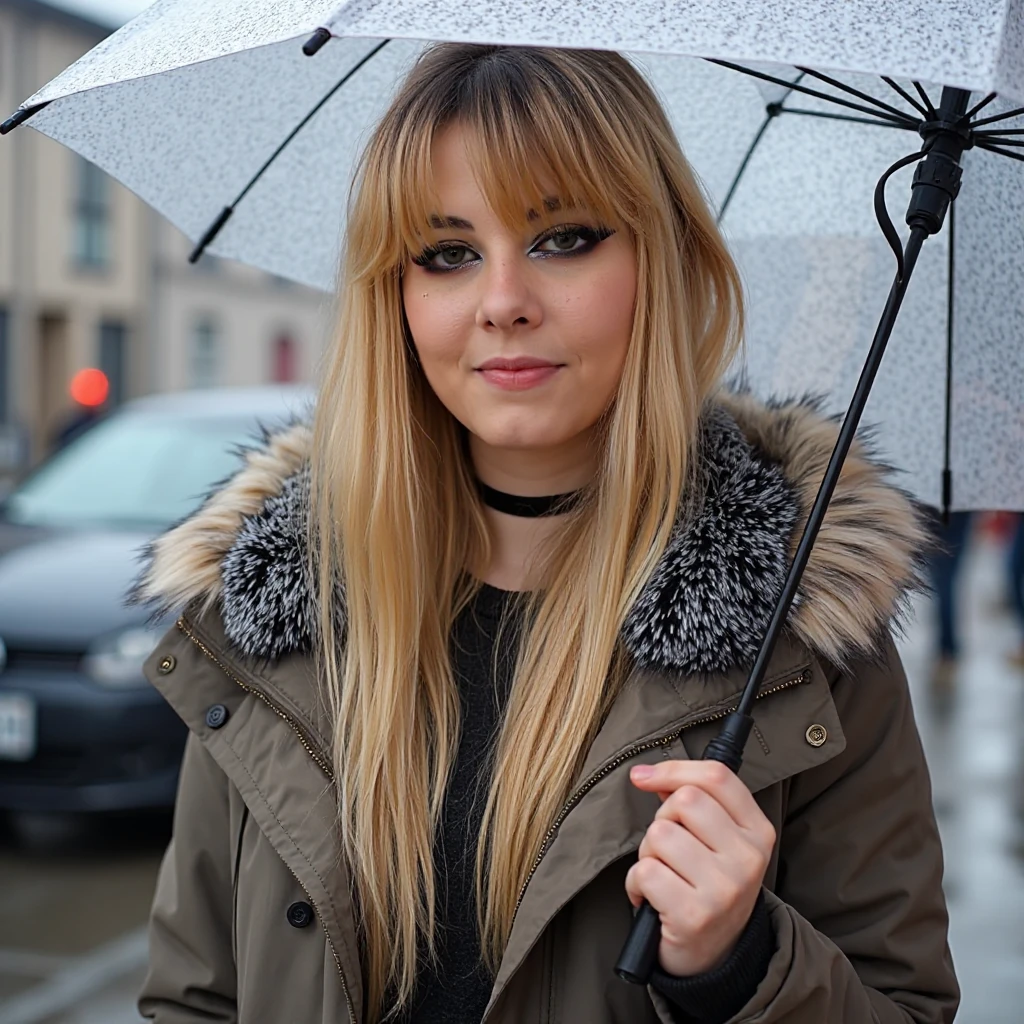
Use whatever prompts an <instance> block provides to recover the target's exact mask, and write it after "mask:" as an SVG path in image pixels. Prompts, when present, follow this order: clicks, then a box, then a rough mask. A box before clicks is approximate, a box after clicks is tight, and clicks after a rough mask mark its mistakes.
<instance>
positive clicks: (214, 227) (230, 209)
mask: <svg viewBox="0 0 1024 1024" xmlns="http://www.w3.org/2000/svg"><path fill="white" fill-rule="evenodd" d="M389 42H391V40H390V39H384V40H382V41H381V42H379V43H378V44H377V45H376V46H375V47H374V48H373V49H372V50H370V52H369V53H366V54H364V55H363V56H362V57H361V58H360V59H359V60H358V61H357V62H356V63H355V64H354V65H353V66H352V67H351V68H349V69H348V71H346V72H345V74H344V75H342V77H341V78H340V79H339V80H338V81H337V82H336V83H335V84H334V85H333V86H332V87H331V89H330V91H329V92H328V93H327V94H326V95H324V96H323V97H322V98H321V99H320V100H319V101H318V102H317V104H316V106H314V107H313V109H312V110H310V111H309V113H308V114H306V116H305V117H304V118H303V119H302V120H301V121H300V122H299V123H298V124H297V125H296V126H295V127H294V128H293V129H292V130H291V131H290V132H289V133H288V135H287V136H286V137H285V139H284V141H283V142H282V143H281V144H280V145H279V146H278V147H277V149H275V150H274V152H273V153H271V154H270V156H269V157H268V158H267V160H266V161H265V162H264V164H263V166H262V167H261V168H260V169H259V170H258V171H257V172H256V173H255V174H254V175H253V176H252V178H251V179H250V180H249V183H248V184H247V185H246V186H245V188H243V189H242V191H241V192H239V193H238V195H237V196H236V197H235V200H234V202H233V203H231V205H230V206H225V207H224V209H223V210H221V212H220V214H219V215H218V216H217V218H216V220H214V221H213V223H212V224H211V225H210V226H209V227H208V228H207V229H206V232H205V233H204V234H203V236H202V238H201V239H200V240H199V243H198V244H197V245H196V247H195V248H194V249H193V250H192V252H191V253H190V254H189V257H188V261H189V263H195V262H196V261H197V260H198V259H199V257H200V256H202V254H203V252H204V251H205V250H206V248H207V246H209V245H210V243H211V242H212V241H213V240H214V239H215V238H216V237H217V235H218V234H220V231H221V229H222V228H223V227H224V225H225V224H227V222H228V220H229V219H230V218H231V215H232V214H233V213H234V212H235V207H236V206H237V205H238V204H239V203H240V202H241V201H242V200H243V199H244V198H245V197H246V195H248V193H249V191H250V190H251V189H252V188H253V186H254V185H255V184H256V182H257V181H259V180H260V178H262V177H263V175H264V173H265V172H266V170H267V168H268V167H269V166H270V165H271V164H272V163H273V162H274V161H275V160H276V159H277V158H278V157H279V156H280V155H281V154H282V153H283V152H284V150H285V148H286V147H287V146H288V144H289V143H290V142H291V141H292V139H294V138H295V136H296V135H298V134H299V132H300V131H302V129H303V128H305V127H306V125H307V124H309V122H310V120H311V119H312V118H313V117H314V116H315V115H316V114H317V113H318V112H319V111H320V109H321V108H322V107H323V105H324V104H325V103H327V101H328V100H329V99H331V97H332V96H334V94H335V93H336V92H337V91H338V90H339V89H340V88H341V87H342V86H343V85H344V84H345V83H346V82H347V81H348V80H349V79H350V78H351V77H352V76H353V75H354V74H355V73H356V72H357V71H358V70H359V69H360V68H361V67H362V66H363V65H364V64H365V63H366V62H367V61H368V60H370V59H371V58H372V57H375V56H376V55H377V54H378V53H380V51H381V50H382V49H384V47H385V46H387V44H388V43H389Z"/></svg>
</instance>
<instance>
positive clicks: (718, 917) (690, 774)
mask: <svg viewBox="0 0 1024 1024" xmlns="http://www.w3.org/2000/svg"><path fill="white" fill-rule="evenodd" d="M630 781H631V782H632V783H633V785H634V786H636V787H637V788H638V789H643V790H646V791H647V792H652V793H657V794H658V796H660V797H661V800H662V804H661V807H660V808H659V810H658V813H657V815H656V816H655V819H654V821H653V823H652V824H651V827H650V828H649V829H648V830H647V835H646V836H644V841H643V842H642V843H641V844H640V859H639V860H638V861H637V862H636V864H634V865H633V867H632V868H630V870H629V874H628V875H627V876H626V892H627V894H628V895H629V898H630V900H631V901H632V903H633V905H634V906H639V905H640V902H641V900H644V899H646V900H647V902H648V903H650V904H651V906H652V907H654V909H655V910H657V911H658V913H659V914H660V915H661V946H660V948H659V951H658V960H659V962H660V964H661V969H662V970H663V971H665V972H667V973H668V974H675V975H678V976H682V977H687V976H689V975H693V974H701V973H703V972H704V971H709V970H712V969H713V968H715V967H717V966H719V965H720V964H721V963H723V962H724V961H725V960H726V958H727V957H728V956H729V954H730V953H731V952H732V950H733V948H734V947H735V945H736V943H737V941H738V940H739V937H740V935H742V934H743V929H744V928H745V927H746V924H747V921H748V920H749V919H750V914H751V911H752V910H753V909H754V903H755V902H756V900H757V894H758V893H759V892H760V889H761V882H762V880H763V879H764V873H765V870H766V869H767V867H768V861H769V859H770V858H771V853H772V848H773V847H774V845H775V829H774V828H773V827H772V823H771V822H770V821H769V820H768V819H767V818H766V817H765V816H764V814H763V813H762V811H761V808H760V807H758V806H757V803H756V802H755V801H754V798H753V796H752V795H751V793H750V790H749V789H747V787H746V786H744V785H743V783H742V782H740V780H739V779H738V778H737V777H736V775H734V774H733V773H732V772H731V771H730V770H729V769H728V768H726V767H725V765H723V764H719V763H718V762H717V761H664V762H662V763H661V764H658V765H637V766H635V767H634V768H633V769H632V771H631V772H630Z"/></svg>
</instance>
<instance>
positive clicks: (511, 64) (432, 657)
mask: <svg viewBox="0 0 1024 1024" xmlns="http://www.w3.org/2000/svg"><path fill="white" fill-rule="evenodd" d="M454 122H458V123H459V124H460V125H461V126H462V127H463V128H465V129H466V135H467V137H468V138H469V140H470V146H471V153H472V159H473V162H474V168H475V170H476V172H477V174H478V178H479V181H480V184H481V188H482V190H483V191H484V194H485V196H486V197H487V200H488V203H489V204H490V205H491V207H492V208H493V209H494V211H495V212H496V214H497V215H498V216H499V217H500V218H501V219H502V220H503V222H504V223H506V224H508V225H509V226H512V225H516V226H519V225H521V224H522V222H523V219H524V216H525V211H526V210H528V209H540V208H541V206H540V204H541V203H543V201H544V199H545V197H546V196H550V195H551V194H552V189H553V190H554V194H555V195H557V196H558V197H559V199H560V200H561V201H562V203H563V204H576V205H580V206H583V207H586V208H588V209H589V210H591V211H593V213H594V214H595V215H596V216H598V217H602V218H606V219H608V220H612V219H614V220H615V221H617V222H619V223H622V224H624V225H625V226H626V228H627V230H628V231H629V232H630V233H631V235H632V237H633V240H634V244H635V249H636V262H637V300H636V309H635V313H634V323H633V331H632V338H631V341H630V346H629V350H628V354H627V357H626V362H625V366H624V369H623V373H622V378H621V382H620V384H619V388H618V391H617V394H616V398H615V400H614V402H613V405H612V407H611V408H610V409H609V410H608V412H607V413H606V415H605V417H604V418H603V421H602V435H601V438H602V455H601V462H600V467H599V471H598V474H597V478H596V479H595V480H594V481H593V484H592V486H591V487H590V488H588V498H587V500H586V502H585V503H584V504H583V505H582V506H581V507H579V508H578V509H577V510H576V511H574V512H573V513H572V514H570V515H568V516H566V518H565V523H564V527H563V528H562V529H561V532H560V534H559V536H558V538H557V542H556V543H555V544H554V545H553V547H552V548H551V550H550V551H548V552H547V553H546V555H545V557H544V560H543V563H542V580H543V584H542V586H541V587H539V588H538V589H537V590H536V591H534V592H533V593H532V594H531V595H530V599H529V603H528V608H527V611H526V619H525V621H526V623H527V627H526V628H525V629H524V631H523V635H522V641H521V644H520V648H519V651H518V657H517V662H516V669H515V673H514V683H513V686H512V692H511V696H510V698H509V704H508V708H507V711H506V714H505V718H504V721H503V724H502V728H501V731H500V736H499V738H498V742H497V746H496V750H495V753H494V757H493V775H492V779H491V782H490V789H489V793H488V796H487V802H486V808H485V813H484V824H483V829H482V832H481V837H480V845H479V853H478V858H477V892H478V897H479V900H478V903H479V919H480V926H481V929H482V942H483V948H484V951H485V956H486V958H487V960H488V962H489V963H490V964H491V966H492V967H493V966H495V965H496V963H497V961H498V960H499V959H500V955H501V951H502V949H503V947H504V944H505V942H506V941H507V938H508V935H509V932H510V930H511V927H512V920H513V917H514V914H515V910H516V907H517V903H518V899H519V896H520V892H521V890H522V888H523V886H524V885H525V883H526V880H527V878H528V876H529V874H530V871H531V868H532V866H533V865H534V862H535V860H536V859H537V857H538V854H539V853H540V850H541V848H542V845H543V843H544V839H545V834H546V832H547V831H548V829H549V827H550V825H551V823H552V821H553V820H554V818H555V817H556V815H557V813H558V811H559V809H560V808H561V807H562V805H563V803H564V802H565V800H566V799H567V797H568V796H569V794H570V790H571V787H572V784H573V781H574V779H575V777H576V775H577V773H578V772H579V770H580V768H581V766H582V761H583V758H584V755H585V753H586V751H587V748H588V746H589V744H590V742H591V741H592V739H593V737H594V735H595V733H596V731H597V729H598V727H599V725H600V723H601V721H602V719H603V716H604V715H605V713H606V712H607V709H608V707H609V705H610V703H611V702H612V700H613V699H614V697H615V695H616V693H617V692H618V690H619V688H620V687H621V685H622V682H623V680H624V678H625V672H626V670H627V668H628V665H627V664H626V659H625V656H624V654H623V652H622V650H621V648H620V644H619V640H618V637H619V632H620V629H621V626H622V622H623V620H624V618H625V616H626V613H627V611H628V610H629V608H630V606H631V604H632V603H633V602H634V601H635V599H636V597H637V595H638V593H639V591H640V589H641V587H642V586H643V584H644V582H645V581H646V580H647V578H648V576H649V575H650V573H651V571H652V570H653V568H654V566H655V564H656V563H657V561H658V558H659V557H660V556H661V554H662V553H663V552H664V549H665V547H666V544H667V542H668V539H669V534H670V531H671V529H672V525H673V522H674V520H675V518H676V515H677V512H678V510H679V506H680V501H681V500H682V498H683V495H684V493H685V491H686V485H687V481H688V473H689V470H690V465H691V459H690V453H691V448H692V446H693V442H694V439H695V437H696V434H697V426H698V418H699V416H700V410H701V408H702V406H703V405H704V403H705V401H706V400H707V398H708V396H709V395H710V394H711V393H712V391H713V390H714V388H715V387H716V385H717V383H718V382H719V380H720V378H721V375H722V373H723V372H724V370H725V368H726V366H727V365H728V363H729V361H730V359H731V358H732V356H733V354H734V352H735V348H736V345H737V344H738V338H739V337H740V333H741V331H740V329H741V321H742V305H741V290H740V284H739V280H738V277H737V272H736V269H735V267H734V264H733V262H732V260H731V259H730V257H729V254H728V252H727V251H726V248H725V245H724V243H723V241H722V239H721V237H720V235H719V233H718V230H717V228H716V226H715V222H714V218H713V216H712V214H711V213H710V211H709V209H708V206H707V203H706V202H705V199H704V197H703V195H702V192H701V189H700V187H699V185H698V183H697V181H696V180H695V178H694V176H693V173H692V172H691V170H690V168H689V166H688V164H687V163H686V160H685V159H684V157H683V155H682V153H681V152H680V149H679V146H678V143H677V142H676V139H675V137H674V135H673V133H672V129H671V127H670V125H669V123H668V121H667V119H666V117H665V114H664V112H663V111H662V109H661V107H660V106H659V104H658V101H657V99H656V98H655V96H654V94H653V93H652V91H651V89H650V87H649V86H648V85H647V83H646V82H645V81H644V79H643V77H642V76H641V75H640V74H639V73H638V72H637V70H636V69H635V68H634V67H633V66H632V65H631V64H630V63H629V62H628V61H627V60H626V59H624V58H623V57H621V56H619V55H617V54H614V53H607V52H597V51H587V50H568V51H562V50H550V49H530V48H504V47H480V46H470V45H463V44H440V45H436V46H433V47H432V48H430V49H428V50H427V51H426V52H425V53H424V54H423V56H422V57H421V58H420V59H419V61H418V62H417V63H416V65H415V66H414V68H413V69H412V71H411V73H410V75H409V76H408V78H407V80H406V82H405V83H404V85H403V87H402V88H401V90H400V92H399V93H398V95H397V97H396V99H395V100H394V102H393V103H392V104H391V107H390V108H389V110H388V111H387V113H386V114H385V115H384V117H383V119H382V121H381V122H380V124H379V125H378V127H377V128H376V130H375V131H374V133H373V135H372V137H371V138H370V140H369V142H368V145H367V147H366V150H365V152H364V154H363V156H362V160H361V164H360V170H359V175H358V177H357V181H356V185H355V187H354V190H353V196H352V200H351V203H350V207H351V209H350V213H349V219H348V226H347V242H346V251H345V257H344V264H343V267H342V278H341V280H342V285H341V290H340V296H339V299H340V309H339V316H338V325H337V331H336V338H335V341H334V344H333V346H332V348H331V351H330V354H329V358H328V365H327V368H326V374H325V377H324V381H323V385H322V392H321V395H320V399H319V403H318V407H317V414H316V421H315V427H314V454H313V467H312V469H313V495H314V515H313V526H312V529H313V531H314V536H313V548H314V550H315V551H316V553H317V570H318V577H319V598H320V605H319V618H320V622H319V627H320V633H321V639H320V643H319V648H320V652H319V656H320V660H321V662H322V664H321V675H322V678H323V681H324V686H325V689H326V695H327V699H328V701H329V704H330V708H331V711H332V714H333V716H334V721H335V723H336V725H335V735H334V760H335V767H336V774H337V785H338V793H339V801H340V814H341V823H342V835H343V837H344V839H343V841H344V848H345V851H346V854H347V856H348V858H349V861H350V863H351V868H352V872H353V880H354V885H355V889H356V893H357V895H358V903H359V906H360V912H361V928H362V933H363V939H364V943H363V957H364V969H365V971H366V976H367V983H368V988H367V995H368V999H367V1002H368V1007H369V1012H370V1017H371V1019H374V1020H376V1019H379V1018H380V1017H381V1016H384V1015H387V1014H388V1008H387V1007H385V1001H386V999H390V1000H391V1007H390V1011H391V1012H394V1011H395V1010H397V1009H398V1008H399V1007H400V1006H402V1005H403V1004H404V1003H406V1002H407V1001H408V999H409V997H410V995H411V993H412V989H413V984H414V980H415V972H416V963H417V949H418V945H419V947H420V948H423V949H426V950H427V951H428V952H429V953H430V954H431V955H433V954H434V951H435V946H434V907H435V894H436V883H435V877H434V865H433V857H432V849H433V839H434V834H435V831H436V829H437V827H438V822H439V817H440V812H441V808H442V801H443V796H444V792H445V787H446V783H447V778H448V774H449V771H450V769H451V765H452V761H453V757H454V752H455V746H456V743H457V737H458V729H459V722H458V715H459V703H458V696H457V692H456V689H455V684H454V680H453V677H452V670H451V665H450V662H449V647H448V644H449V634H450V632H451V629H452V626H453V623H454V621H455V617H456V616H457V614H458V612H459V611H460V610H461V608H462V607H464V606H465V604H466V603H467V602H468V601H469V600H471V598H472V596H473V594H474V593H475V591H476V590H477V589H479V585H480V584H479V582H478V579H474V575H476V576H479V574H481V573H484V572H485V571H486V568H487V566H488V564H489V558H490V545H489V539H488V532H487V529H486V525H485V520H484V517H483V513H482V510H481V507H480V503H479V498H478V496H477V493H476V489H475V486H474V479H473V473H472V469H471V467H470V466H469V465H468V461H467V456H466V453H465V449H464V444H463V440H464V438H463V428H462V427H461V426H460V425H459V424H458V423H457V422H456V421H455V419H454V417H452V416H451V414H449V413H448V411H447V410H446V409H445V408H444V407H443V406H442V405H441V403H440V401H439V400H438V399H437V397H436V396H435V395H434V393H433V392H432V390H431V389H430V387H429V385H428V384H427V381H426V379H425V377H424V375H423V373H422V372H421V371H420V369H419V367H418V365H417V363H416V360H415V358H414V355H413V349H412V343H411V339H410V338H409V336H408V332H407V328H406V325H405V320H404V315H403V308H402V297H401V278H402V273H403V268H404V267H405V265H406V262H407V260H408V259H409V258H410V254H412V253H415V252H418V251H419V250H420V249H421V248H422V246H423V244H424V234H425V230H426V228H427V225H428V223H429V217H430V215H431V214H432V213H435V212H437V211H438V207H437V205H436V203H435V202H434V198H433V196H434V192H433V188H432V184H431V181H432V179H431V147H432V144H433V141H434V139H435V138H436V137H437V136H438V134H439V132H440V131H442V130H443V129H444V128H445V127H446V126H448V125H450V124H452V123H454ZM542 178H543V181H541V179H542ZM339 581H340V583H341V585H342V586H343V587H344V591H345V606H346V614H347V619H346V621H345V622H344V623H339V622H338V621H337V619H336V611H337V602H336V598H335V588H336V586H338V583H339Z"/></svg>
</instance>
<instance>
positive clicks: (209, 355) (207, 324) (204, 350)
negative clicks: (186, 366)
mask: <svg viewBox="0 0 1024 1024" xmlns="http://www.w3.org/2000/svg"><path fill="white" fill-rule="evenodd" d="M218 333H219V332H218V330H217V324H216V323H215V322H214V321H213V319H212V318H211V317H208V316H204V317H200V319H198V320H197V321H196V322H195V324H194V325H193V327H192V387H194V388H212V387H215V386H216V385H217V384H218V383H219V376H220V351H219V350H220V338H219V336H218Z"/></svg>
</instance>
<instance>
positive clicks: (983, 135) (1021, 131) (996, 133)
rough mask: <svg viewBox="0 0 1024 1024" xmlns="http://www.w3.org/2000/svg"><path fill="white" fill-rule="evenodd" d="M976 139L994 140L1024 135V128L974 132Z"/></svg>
mask: <svg viewBox="0 0 1024 1024" xmlns="http://www.w3.org/2000/svg"><path fill="white" fill-rule="evenodd" d="M971 134H972V135H973V136H974V137H975V138H976V139H994V138H997V137H1001V136H1004V135H1024V128H996V129H995V130H993V131H990V132H972V133H971Z"/></svg>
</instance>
